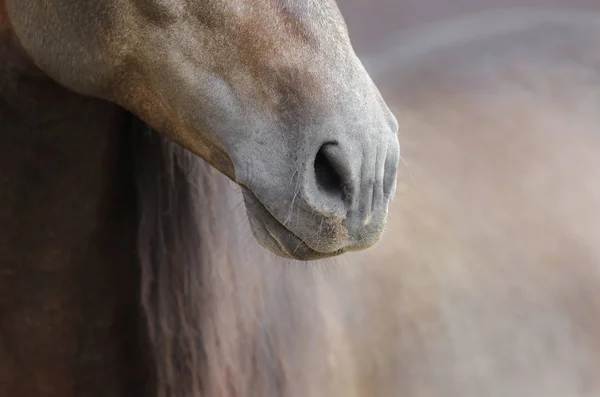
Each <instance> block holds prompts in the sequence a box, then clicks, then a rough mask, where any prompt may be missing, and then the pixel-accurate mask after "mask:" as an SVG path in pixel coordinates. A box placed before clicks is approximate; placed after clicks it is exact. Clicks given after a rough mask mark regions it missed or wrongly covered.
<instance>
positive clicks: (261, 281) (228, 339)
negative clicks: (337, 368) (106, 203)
mask: <svg viewBox="0 0 600 397" xmlns="http://www.w3.org/2000/svg"><path fill="white" fill-rule="evenodd" d="M137 128H138V129H140V130H141V131H138V132H136V133H135V135H136V137H137V143H136V144H135V145H134V147H135V151H136V152H137V153H136V157H137V161H136V163H137V170H136V174H137V175H136V179H137V180H138V206H139V210H140V224H139V231H138V249H139V256H140V260H141V269H142V303H143V307H144V311H145V313H146V317H147V320H148V328H149V333H150V337H151V340H152V343H153V345H154V360H155V364H156V373H157V385H158V396H161V397H163V396H174V397H188V396H200V395H205V396H215V397H217V396H232V397H233V396H264V397H266V396H300V395H302V396H309V395H311V394H307V393H306V392H308V391H310V390H314V395H315V396H322V395H328V394H323V390H324V389H323V386H324V385H325V384H326V381H327V379H326V378H327V369H326V367H327V365H326V362H327V359H326V357H327V354H326V353H325V352H326V351H327V346H326V343H327V341H326V340H324V337H323V335H324V334H325V330H324V323H323V319H322V318H321V315H320V313H319V310H318V309H319V307H320V306H322V307H324V305H326V304H325V303H324V302H323V303H319V302H318V301H319V297H318V296H319V293H318V292H319V291H318V288H317V279H316V278H315V275H314V274H313V273H312V272H310V271H308V270H306V269H303V268H301V267H293V266H285V263H284V261H283V260H281V259H279V258H276V257H274V256H273V255H271V254H268V253H265V252H264V250H263V249H262V248H261V247H259V246H258V245H257V244H256V243H255V242H254V240H253V238H252V236H251V233H250V230H249V227H248V225H247V221H246V219H245V215H244V214H243V208H241V207H240V206H239V203H240V201H241V197H240V196H239V195H237V196H236V195H234V194H233V190H232V187H231V186H230V185H229V183H230V182H228V181H227V180H226V179H225V178H224V177H223V176H221V175H219V174H217V173H216V172H215V171H213V170H212V168H210V166H208V165H207V164H206V163H205V162H204V161H202V160H200V159H199V158H198V157H196V156H194V155H192V154H191V153H189V152H188V151H186V150H185V149H183V148H181V147H180V146H178V145H176V144H173V143H170V142H168V141H167V140H165V139H164V138H162V137H160V136H159V135H158V134H156V133H154V132H153V131H151V130H149V129H148V128H147V127H145V126H143V125H139V124H138V127H137ZM232 196H233V197H232ZM236 206H237V207H238V208H237V210H236V208H235V207H236ZM240 231H241V232H240ZM240 237H241V239H242V240H241V241H239V239H240ZM307 385H310V386H307ZM302 390H305V391H306V392H302V393H301V391H302Z"/></svg>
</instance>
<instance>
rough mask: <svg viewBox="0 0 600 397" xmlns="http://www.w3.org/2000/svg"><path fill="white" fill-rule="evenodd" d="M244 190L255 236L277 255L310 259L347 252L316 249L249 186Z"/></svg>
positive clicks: (261, 243) (247, 210)
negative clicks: (269, 208) (291, 228)
mask: <svg viewBox="0 0 600 397" xmlns="http://www.w3.org/2000/svg"><path fill="white" fill-rule="evenodd" d="M242 192H243V195H244V202H245V204H246V213H247V214H248V220H249V222H250V228H251V229H252V233H253V234H254V237H255V238H256V240H257V241H258V242H259V243H260V245H262V246H263V247H264V248H266V249H267V250H269V251H270V252H272V253H274V254H275V255H278V256H281V257H284V258H290V259H296V260H300V261H310V260H317V259H324V258H330V257H333V256H337V255H340V254H342V253H344V252H345V250H344V249H341V250H337V251H333V252H319V251H316V250H314V249H313V248H311V247H309V246H308V245H307V244H306V243H305V242H304V241H303V240H302V239H301V238H299V237H298V236H296V235H295V234H294V233H293V232H292V231H290V230H289V229H288V228H286V227H285V226H284V225H283V224H282V223H281V222H279V221H278V220H277V218H275V217H274V216H273V215H272V214H271V213H270V212H269V210H268V209H267V208H266V207H265V206H264V205H263V204H262V203H261V202H260V200H258V198H256V196H255V195H254V194H253V193H252V192H251V191H250V190H249V189H248V188H245V187H242Z"/></svg>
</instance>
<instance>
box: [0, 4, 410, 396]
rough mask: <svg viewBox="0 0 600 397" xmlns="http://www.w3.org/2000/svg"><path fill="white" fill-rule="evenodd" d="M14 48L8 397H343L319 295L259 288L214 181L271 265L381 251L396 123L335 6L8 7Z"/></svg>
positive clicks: (8, 111)
mask: <svg viewBox="0 0 600 397" xmlns="http://www.w3.org/2000/svg"><path fill="white" fill-rule="evenodd" d="M0 32H1V39H0V40H1V46H0V53H1V62H0V63H1V66H0V75H1V76H2V78H1V83H0V94H1V95H0V97H1V98H2V102H1V104H0V125H1V126H2V132H1V133H2V138H1V139H2V145H1V146H2V149H1V151H2V153H1V157H2V160H1V163H0V169H1V170H2V171H1V174H0V181H2V182H1V183H2V184H1V189H0V190H1V191H2V194H1V196H0V208H1V210H0V212H2V216H1V218H0V219H1V220H0V230H1V233H0V236H1V237H0V258H2V265H1V266H0V268H1V269H2V270H1V271H2V278H1V281H0V290H1V291H2V296H3V298H2V303H1V304H0V312H1V313H2V314H1V319H2V321H1V324H2V326H1V339H0V340H1V342H2V343H1V348H0V390H2V393H6V395H10V396H15V397H26V396H38V395H44V396H62V397H66V396H82V395H86V396H107V395H110V396H115V397H118V396H142V395H144V396H145V395H157V396H182V397H183V396H192V395H194V396H198V395H203V396H234V395H240V396H241V395H244V396H247V395H261V396H268V395H289V396H292V395H303V396H307V395H310V390H311V388H314V390H315V391H314V392H313V394H315V393H317V394H315V395H321V394H322V393H324V392H326V391H325V389H324V387H326V385H328V384H330V383H329V381H325V379H328V378H329V376H328V374H327V371H330V370H331V368H330V366H329V365H326V360H325V361H322V360H320V359H319V357H321V354H322V353H324V352H325V351H326V350H323V349H322V347H323V346H324V345H325V344H326V343H325V342H324V340H323V339H324V338H323V337H321V336H319V325H318V324H319V323H318V322H317V318H318V316H319V315H320V309H318V305H317V304H316V303H317V299H318V297H317V296H314V295H313V294H312V293H311V291H313V292H314V290H315V289H316V287H315V286H312V287H311V285H312V282H310V281H309V280H308V279H306V277H305V279H304V280H303V279H302V276H298V278H294V279H291V277H290V276H287V275H285V274H282V275H280V276H279V277H278V276H277V274H278V270H276V269H275V267H276V264H277V260H275V259H273V258H272V257H270V256H265V255H266V254H265V253H262V254H261V253H255V254H253V256H252V261H251V262H252V263H251V264H249V266H250V267H245V265H244V262H245V258H244V257H243V255H242V253H243V252H245V251H244V250H243V249H241V248H236V247H238V246H240V244H241V245H242V247H243V246H244V244H245V245H248V246H250V247H252V244H253V241H252V242H251V241H248V239H246V241H245V242H244V241H243V242H242V243H240V242H239V241H237V239H236V238H235V237H237V236H238V234H237V233H236V232H235V228H236V227H237V226H239V222H240V221H239V219H238V218H239V216H238V215H235V216H234V214H229V212H232V211H233V210H234V208H228V207H227V206H226V204H227V203H229V202H230V199H229V198H228V196H229V195H231V191H230V189H231V186H229V187H227V183H226V182H225V181H223V180H220V179H219V178H218V177H217V176H216V174H215V173H216V172H220V173H221V174H223V175H225V176H226V177H227V178H228V179H229V180H231V181H233V182H234V183H235V186H239V188H240V189H241V192H242V195H243V202H244V207H245V209H246V215H247V217H248V219H249V229H250V231H251V235H253V236H254V237H255V239H256V241H258V242H259V243H260V244H261V245H262V246H263V247H264V248H266V249H267V250H268V251H270V252H272V253H274V254H276V255H279V256H281V257H285V258H288V259H294V260H301V261H306V260H315V259H322V258H329V257H332V256H337V255H341V254H343V253H345V252H348V251H357V250H362V249H366V248H368V247H371V246H373V245H374V244H375V243H376V242H377V241H378V240H379V238H380V236H381V234H382V232H383V229H384V225H385V221H386V218H387V210H388V204H389V202H390V200H391V198H392V197H393V195H394V190H395V182H396V173H397V166H398V161H399V144H398V138H397V121H396V119H395V117H394V116H393V114H392V113H391V112H390V110H389V108H388V107H387V106H386V104H385V102H384V101H383V99H382V97H381V95H380V94H379V91H378V89H377V87H376V86H375V85H374V83H373V82H372V80H371V78H370V77H369V75H368V74H367V72H366V71H365V69H364V67H363V66H362V64H361V62H360V60H359V59H358V57H357V56H356V54H355V53H354V51H353V49H352V46H351V44H350V41H349V38H348V32H347V28H346V26H345V24H344V21H343V18H342V15H341V14H340V12H339V9H338V8H337V6H336V5H335V3H334V1H333V0H318V1H311V2H298V1H292V0H283V1H281V0H256V1H252V2H248V1H241V0H204V1H192V0H176V1H165V0H158V1H155V0H152V1H145V0H126V1H123V0H109V1H86V2H77V1H72V0H53V1H45V2H43V3H40V2H38V1H36V0H31V1H23V0H2V1H0ZM154 131H158V133H155V132H154ZM199 158H202V159H203V161H205V162H206V163H207V164H209V165H210V167H211V168H208V166H207V165H206V164H203V163H199V161H200V160H199ZM213 169H214V170H217V171H213ZM228 189H229V190H228ZM238 198H239V197H238ZM237 204H239V202H237V203H236V205H237ZM233 212H234V211H233ZM234 218H235V219H238V220H236V221H235V222H238V223H237V225H234V226H232V225H231V222H233V219H234ZM235 222H234V223H235ZM228 227H231V228H232V229H228ZM262 262H264V263H265V264H264V265H263V264H262ZM238 263H240V266H239V267H238V266H237V264H238ZM228 264H236V267H235V268H233V267H230V266H229V265H228ZM255 272H261V273H260V274H259V273H256V274H254V273H255ZM262 272H265V274H262ZM307 284H308V285H307ZM311 302H313V303H311ZM215 305H217V306H215ZM319 305H320V303H319ZM305 306H307V308H306V309H305V308H304V307H305ZM286 313H290V314H292V313H294V316H293V317H292V316H290V314H286ZM300 313H302V314H300ZM278 316H282V318H281V320H280V319H278V318H277V317H278ZM246 321H249V322H248V323H246ZM300 321H304V322H305V323H303V324H300V323H299V322H300ZM209 323H210V324H209ZM312 324H316V325H314V326H312ZM248 327H250V328H248ZM263 328H264V329H263ZM321 328H322V327H321ZM321 331H323V329H321ZM294 335H296V337H294ZM301 341H306V343H300V342H301ZM297 343H298V345H296V344H297ZM317 352H320V353H321V354H317ZM287 354H290V355H291V354H293V356H294V357H296V358H294V360H291V359H290V357H291V356H287ZM284 357H285V358H286V360H285V362H284V360H283V358H284ZM304 360H305V361H304ZM303 361H304V362H303ZM315 361H316V362H315ZM299 372H307V374H306V376H304V381H305V382H308V384H309V385H310V386H306V385H304V384H303V383H301V382H302V376H301V374H300V373H299ZM307 393H308V394H307ZM327 393H329V392H327Z"/></svg>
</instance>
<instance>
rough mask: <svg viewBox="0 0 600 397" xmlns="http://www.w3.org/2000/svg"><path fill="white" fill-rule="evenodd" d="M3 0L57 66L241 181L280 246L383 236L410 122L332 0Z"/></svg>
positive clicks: (263, 227)
mask: <svg viewBox="0 0 600 397" xmlns="http://www.w3.org/2000/svg"><path fill="white" fill-rule="evenodd" d="M4 2H5V7H6V9H7V11H8V16H9V20H10V23H11V26H12V29H13V30H14V34H15V35H16V37H17V39H18V41H19V42H20V45H21V46H22V47H23V48H24V49H25V51H26V52H27V54H28V56H29V57H31V59H32V60H33V61H34V62H35V63H36V65H37V66H38V67H39V68H40V69H41V70H42V71H43V72H45V73H46V74H47V75H48V76H50V77H51V78H53V79H54V80H56V81H57V82H58V83H60V84H61V85H63V86H65V87H67V88H69V89H71V90H73V91H75V92H78V93H80V94H84V95H88V96H92V97H97V98H102V99H106V100H109V101H111V102H114V103H116V104H118V105H120V106H121V107H123V108H125V109H127V110H129V111H131V112H132V113H134V114H135V115H137V116H138V117H139V118H141V119H142V120H143V121H144V122H146V123H147V124H148V125H149V126H151V127H152V128H154V129H155V130H157V131H159V132H161V133H163V134H164V135H165V136H167V137H169V138H170V139H172V140H173V141H175V142H177V143H179V144H181V145H182V146H184V147H185V148H187V149H188V150H190V151H192V152H194V153H195V154H197V155H199V156H201V157H202V158H204V159H205V160H206V161H207V162H208V163H210V164H211V165H212V166H214V167H215V168H216V169H218V170H220V171H221V172H222V173H224V174H225V175H227V176H228V177H229V178H230V179H232V180H233V181H235V182H236V183H237V184H239V185H240V186H241V189H242V191H243V195H244V201H245V204H246V209H247V214H248V217H249V219H250V223H251V225H252V229H253V232H254V235H255V237H256V238H257V240H259V242H260V243H261V244H262V245H263V246H265V247H267V248H268V249H269V250H271V251H272V252H274V253H277V254H279V255H282V256H287V257H292V258H296V259H303V260H308V259H315V258H322V257H329V256H333V255H337V254H341V253H343V252H346V251H350V250H360V249H364V248H366V247H369V246H371V245H373V244H374V243H375V242H376V241H377V240H378V239H379V237H380V235H381V233H382V230H383V228H384V224H385V221H386V217H387V208H388V204H389V202H390V200H391V198H392V196H393V194H394V191H395V180H396V168H397V164H398V160H399V144H398V140H397V134H396V133H397V128H398V127H397V122H396V119H395V118H394V116H393V115H392V113H391V112H390V110H389V109H388V107H387V106H386V104H385V103H384V101H383V99H382V97H381V95H380V93H379V91H378V89H377V88H376V86H375V85H374V83H373V82H372V80H371V79H370V77H369V75H368V74H367V72H366V71H365V69H364V68H363V66H362V64H361V62H360V61H359V59H358V57H357V56H356V54H355V53H354V50H353V48H352V46H351V43H350V40H349V37H348V32H347V29H346V26H345V23H344V20H343V18H342V16H341V14H340V12H339V10H338V8H337V6H336V4H335V3H334V1H333V0H250V1H248V0H102V1H100V0H88V1H75V0H47V1H43V2H40V1H38V0H4ZM82 133H84V132H82Z"/></svg>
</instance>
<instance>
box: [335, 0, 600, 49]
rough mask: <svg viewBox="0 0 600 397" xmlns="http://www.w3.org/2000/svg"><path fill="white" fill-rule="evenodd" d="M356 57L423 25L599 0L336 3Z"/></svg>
mask: <svg viewBox="0 0 600 397" xmlns="http://www.w3.org/2000/svg"><path fill="white" fill-rule="evenodd" d="M337 3H338V6H339V7H340V9H341V11H342V13H343V14H344V17H345V19H346V22H347V24H348V29H349V31H350V38H351V39H352V43H353V44H354V47H355V49H356V51H357V53H358V55H364V54H369V53H373V52H377V51H380V50H383V49H384V47H385V42H386V38H388V37H389V36H390V35H391V34H394V33H397V32H400V31H402V30H405V29H410V28H414V27H418V26H419V25H422V24H424V23H431V22H439V21H445V20H448V19H452V18H456V17H459V16H462V15H465V14H470V13H474V12H482V11H492V10H499V9H500V10H501V9H506V8H510V7H537V8H556V7H561V8H568V9H575V10H596V11H600V0H337Z"/></svg>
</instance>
